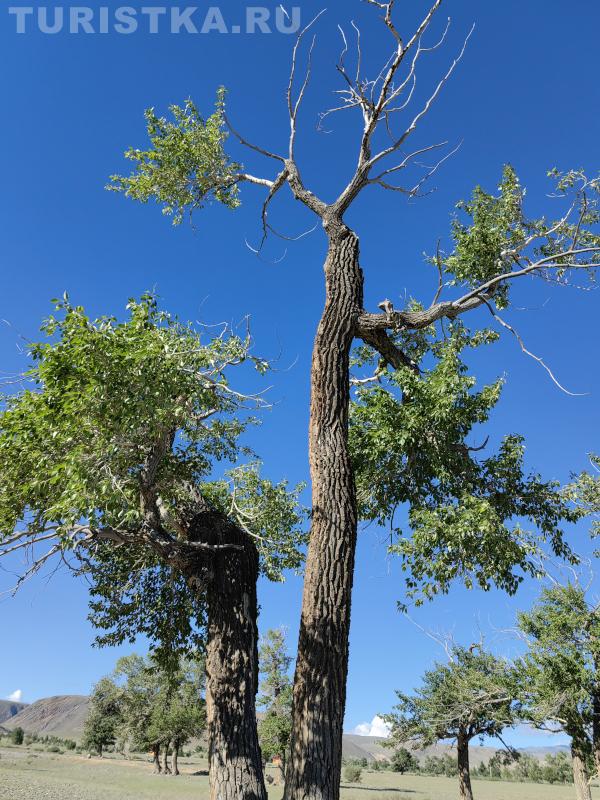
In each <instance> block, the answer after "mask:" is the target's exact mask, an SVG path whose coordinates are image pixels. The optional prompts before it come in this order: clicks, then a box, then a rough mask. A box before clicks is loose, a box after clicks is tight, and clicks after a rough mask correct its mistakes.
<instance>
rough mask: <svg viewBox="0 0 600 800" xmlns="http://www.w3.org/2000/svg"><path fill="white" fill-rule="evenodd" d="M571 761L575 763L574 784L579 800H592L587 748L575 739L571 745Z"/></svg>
mask: <svg viewBox="0 0 600 800" xmlns="http://www.w3.org/2000/svg"><path fill="white" fill-rule="evenodd" d="M571 759H572V762H573V782H574V784H575V794H576V795H577V800H592V791H591V789H590V776H589V773H588V768H587V764H586V759H585V748H584V747H581V745H580V744H578V742H577V741H576V740H575V739H574V740H573V741H572V743H571Z"/></svg>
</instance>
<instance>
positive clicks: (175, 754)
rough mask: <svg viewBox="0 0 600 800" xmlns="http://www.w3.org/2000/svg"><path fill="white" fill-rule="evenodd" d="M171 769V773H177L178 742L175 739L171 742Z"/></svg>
mask: <svg viewBox="0 0 600 800" xmlns="http://www.w3.org/2000/svg"><path fill="white" fill-rule="evenodd" d="M171 769H172V770H173V775H179V742H178V741H177V740H175V741H174V742H173V755H172V757H171Z"/></svg>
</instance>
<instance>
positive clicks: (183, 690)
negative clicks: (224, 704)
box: [85, 655, 206, 752]
mask: <svg viewBox="0 0 600 800" xmlns="http://www.w3.org/2000/svg"><path fill="white" fill-rule="evenodd" d="M204 680H205V677H204V661H203V659H202V658H201V657H199V656H198V655H197V656H196V658H195V659H190V658H181V659H180V660H179V662H178V663H177V664H176V665H174V663H173V662H171V663H170V664H169V665H168V666H167V667H165V666H164V665H163V664H161V663H159V662H158V661H157V660H156V658H154V657H149V658H142V657H140V656H137V655H131V656H125V657H123V658H121V659H119V661H118V662H117V666H116V668H115V670H114V672H113V674H112V675H111V676H108V677H105V678H103V679H102V680H101V681H100V682H99V684H98V685H97V686H96V689H95V691H94V695H93V696H92V703H91V706H90V714H89V716H88V719H87V721H86V737H85V742H86V746H88V747H94V748H95V749H97V750H99V752H102V747H104V746H105V745H106V744H109V743H113V742H117V743H118V744H119V746H120V747H121V748H125V747H129V748H130V749H132V750H148V749H149V748H151V747H152V746H153V745H157V744H158V745H164V744H166V743H168V742H171V743H173V745H174V746H175V745H176V746H177V747H178V748H179V747H181V746H183V745H184V744H185V743H186V742H187V741H188V740H189V739H190V738H192V737H195V736H200V735H201V733H202V731H203V730H204V727H205V724H206V710H205V702H204V699H203V692H204ZM88 732H89V733H88ZM98 745H99V746H98Z"/></svg>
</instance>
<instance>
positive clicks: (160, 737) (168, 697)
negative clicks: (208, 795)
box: [146, 659, 206, 775]
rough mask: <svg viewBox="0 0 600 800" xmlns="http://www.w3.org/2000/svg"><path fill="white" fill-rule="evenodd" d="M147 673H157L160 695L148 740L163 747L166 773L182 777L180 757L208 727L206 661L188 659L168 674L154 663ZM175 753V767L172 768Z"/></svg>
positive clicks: (163, 767)
mask: <svg viewBox="0 0 600 800" xmlns="http://www.w3.org/2000/svg"><path fill="white" fill-rule="evenodd" d="M146 671H147V672H149V673H151V674H152V673H153V675H152V677H153V678H154V680H155V681H156V684H157V686H158V691H157V694H156V699H155V702H154V704H153V707H152V709H151V714H150V719H149V724H148V729H147V731H146V736H147V737H148V738H149V739H150V740H151V741H152V743H158V744H159V745H162V747H163V764H162V769H163V772H164V773H165V774H169V773H171V772H172V774H173V775H179V765H178V759H179V753H180V751H181V748H182V747H183V746H184V745H185V744H186V742H188V741H189V740H190V739H191V738H192V737H199V736H200V735H201V734H202V732H203V731H204V729H205V726H206V711H205V703H204V702H203V700H202V699H201V698H202V693H203V689H204V661H203V660H197V661H193V660H192V659H184V660H182V662H181V663H180V665H179V667H178V668H177V669H176V670H169V671H166V670H164V669H160V668H159V665H157V664H155V663H152V661H150V662H149V663H148V665H147V667H146ZM169 750H170V751H171V753H172V763H171V767H169V764H168V754H169Z"/></svg>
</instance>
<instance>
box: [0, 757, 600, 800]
mask: <svg viewBox="0 0 600 800" xmlns="http://www.w3.org/2000/svg"><path fill="white" fill-rule="evenodd" d="M180 769H181V770H182V773H183V774H182V775H180V776H179V777H177V778H173V777H170V776H163V775H153V774H152V766H151V764H150V763H149V762H146V761H144V760H137V759H136V760H134V761H122V760H117V759H113V758H105V759H98V758H92V759H88V758H85V757H83V756H77V755H73V754H71V753H65V754H64V755H58V754H52V753H40V752H35V751H33V750H32V749H31V748H26V747H20V748H10V749H9V748H5V749H2V750H1V751H0V799H1V800H32V799H33V798H35V800H66V799H67V798H68V800H175V798H177V800H188V798H189V799H190V800H191V798H194V800H207V798H208V778H207V777H206V775H194V774H193V773H195V772H199V771H200V772H201V771H206V769H207V764H206V761H205V760H202V759H201V758H200V757H198V756H195V757H192V758H190V759H186V758H182V759H180ZM270 774H271V775H273V776H274V777H275V776H276V775H277V771H276V770H272V771H271V770H270ZM473 790H474V794H475V800H573V799H574V797H575V790H574V788H573V786H572V785H566V786H550V785H548V784H534V783H503V782H501V781H482V780H474V781H473ZM341 794H342V800H456V798H457V796H458V787H457V782H456V780H455V779H451V778H429V777H420V776H417V775H397V774H395V773H392V772H367V771H364V770H363V774H362V781H361V783H360V784H347V783H345V782H342V793H341ZM281 796H282V787H281V786H276V785H271V786H270V787H269V798H270V800H280V799H281ZM593 796H594V798H596V799H597V800H600V789H598V788H596V787H594V788H593Z"/></svg>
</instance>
